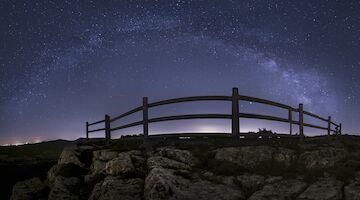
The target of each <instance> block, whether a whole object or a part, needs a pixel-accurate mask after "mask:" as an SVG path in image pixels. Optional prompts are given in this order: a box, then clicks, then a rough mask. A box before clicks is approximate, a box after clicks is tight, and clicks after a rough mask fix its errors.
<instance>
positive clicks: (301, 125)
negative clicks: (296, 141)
mask: <svg viewBox="0 0 360 200" xmlns="http://www.w3.org/2000/svg"><path fill="white" fill-rule="evenodd" d="M299 134H300V139H301V141H302V140H303V139H304V106H303V104H302V103H301V104H299Z"/></svg>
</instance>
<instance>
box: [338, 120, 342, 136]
mask: <svg viewBox="0 0 360 200" xmlns="http://www.w3.org/2000/svg"><path fill="white" fill-rule="evenodd" d="M341 129H342V125H341V123H340V124H339V134H340V135H341V134H342V132H341Z"/></svg>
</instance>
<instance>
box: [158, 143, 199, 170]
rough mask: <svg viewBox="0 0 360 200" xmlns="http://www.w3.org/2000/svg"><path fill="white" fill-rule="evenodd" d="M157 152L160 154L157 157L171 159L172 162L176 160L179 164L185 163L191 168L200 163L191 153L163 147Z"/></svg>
mask: <svg viewBox="0 0 360 200" xmlns="http://www.w3.org/2000/svg"><path fill="white" fill-rule="evenodd" d="M157 150H158V152H157V154H156V155H159V156H162V157H166V158H170V159H172V160H176V161H179V162H183V163H186V164H188V165H190V166H194V165H196V163H197V162H198V160H197V159H196V158H195V157H194V156H193V155H192V153H191V152H190V151H186V150H180V149H175V148H169V147H163V148H159V149H157Z"/></svg>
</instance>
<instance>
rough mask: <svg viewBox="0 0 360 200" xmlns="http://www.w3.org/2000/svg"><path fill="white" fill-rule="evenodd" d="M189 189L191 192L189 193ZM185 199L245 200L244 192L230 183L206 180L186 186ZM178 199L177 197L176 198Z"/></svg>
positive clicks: (184, 190)
mask: <svg viewBox="0 0 360 200" xmlns="http://www.w3.org/2000/svg"><path fill="white" fill-rule="evenodd" d="M187 190H188V191H189V193H187ZM183 192H184V193H185V194H186V195H185V196H186V198H185V199H198V200H244V199H246V198H245V195H244V193H243V192H242V191H241V190H239V189H238V188H234V187H230V186H228V185H222V184H217V183H213V182H209V181H205V180H199V181H195V182H192V183H191V184H190V185H189V186H188V188H184V189H183ZM174 199H177V198H174Z"/></svg>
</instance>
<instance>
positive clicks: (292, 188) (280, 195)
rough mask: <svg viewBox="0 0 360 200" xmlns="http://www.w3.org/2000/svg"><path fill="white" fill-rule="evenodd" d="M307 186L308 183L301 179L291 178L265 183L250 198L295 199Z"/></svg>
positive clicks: (261, 199)
mask: <svg viewBox="0 0 360 200" xmlns="http://www.w3.org/2000/svg"><path fill="white" fill-rule="evenodd" d="M305 188H306V183H305V182H303V181H301V180H296V179H289V180H283V181H279V182H275V183H272V184H269V185H265V186H264V187H263V188H262V189H261V190H258V191H256V192H255V193H254V194H252V195H251V196H250V198H249V199H248V200H269V199H274V200H275V199H276V200H277V199H281V200H286V199H294V198H295V197H296V196H297V195H298V194H300V193H301V192H302V191H304V189H305Z"/></svg>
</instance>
